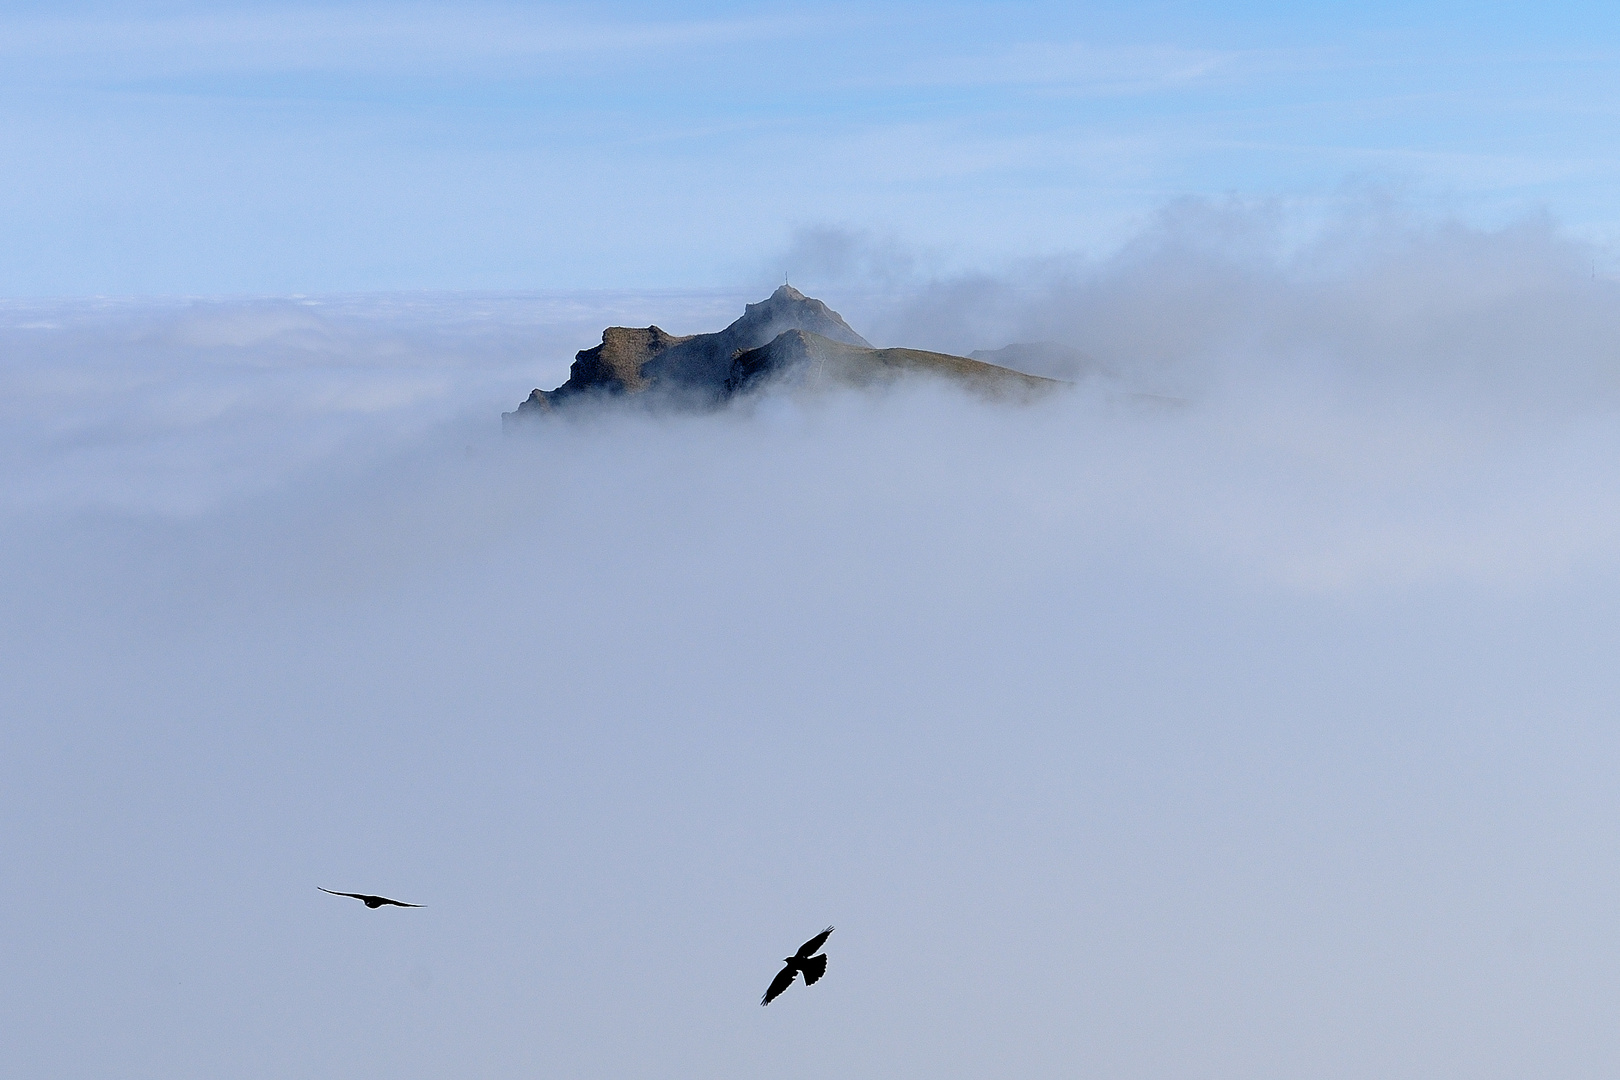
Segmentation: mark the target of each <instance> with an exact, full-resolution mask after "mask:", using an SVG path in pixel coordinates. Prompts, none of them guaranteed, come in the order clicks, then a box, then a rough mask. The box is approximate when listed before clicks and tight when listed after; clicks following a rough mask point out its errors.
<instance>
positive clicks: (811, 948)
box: [793, 926, 833, 960]
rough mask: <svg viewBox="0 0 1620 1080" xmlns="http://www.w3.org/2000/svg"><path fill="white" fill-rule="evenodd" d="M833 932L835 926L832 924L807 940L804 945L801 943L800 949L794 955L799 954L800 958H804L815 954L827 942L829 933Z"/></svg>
mask: <svg viewBox="0 0 1620 1080" xmlns="http://www.w3.org/2000/svg"><path fill="white" fill-rule="evenodd" d="M832 932H833V928H832V927H830V926H829V927H827V929H825V930H823V931H822V932H821V933H819V934H817V935H816V936H815V937H813V938H811V939H810V940H809V941H807V942H805V943H804V944H803V945H800V946H799V951H798V952H796V953H794V954H793V955H794V956H797V957H798V958H799V959H800V960H803V959H804V958H805V957H807V956H811V955H814V953H815V951H816V950H817V949H819V948H821V946H822V945H823V944H825V943H826V941H827V935H828V934H830V933H832Z"/></svg>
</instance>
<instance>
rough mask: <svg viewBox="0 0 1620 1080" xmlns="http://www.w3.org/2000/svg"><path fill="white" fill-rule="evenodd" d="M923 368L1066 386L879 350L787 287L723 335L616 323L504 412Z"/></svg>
mask: <svg viewBox="0 0 1620 1080" xmlns="http://www.w3.org/2000/svg"><path fill="white" fill-rule="evenodd" d="M915 374H932V375H936V376H942V377H945V378H949V379H952V380H955V381H958V382H961V383H963V384H965V385H967V386H969V387H971V388H973V389H975V390H977V391H980V392H984V393H989V394H992V395H996V396H1004V395H1007V394H1013V395H1016V396H1021V397H1027V396H1030V395H1032V394H1038V393H1041V392H1043V391H1045V390H1049V389H1052V388H1054V387H1056V386H1059V385H1061V383H1060V382H1058V381H1056V380H1053V379H1046V378H1041V377H1039V376H1035V375H1025V374H1023V373H1022V372H1018V371H1013V370H1011V369H1009V368H1005V367H998V366H997V365H995V364H990V363H985V362H983V361H980V360H974V359H970V358H968V357H965V356H951V355H948V354H946V353H935V352H925V351H923V350H918V349H878V348H875V347H873V346H872V344H871V343H870V342H868V341H867V340H866V339H865V338H863V337H861V336H860V335H859V334H857V333H856V332H855V331H854V330H852V329H851V328H850V326H849V324H848V323H846V322H845V321H844V320H843V318H842V317H841V316H840V315H839V314H838V313H837V312H836V311H833V310H832V309H831V308H829V307H828V306H827V305H826V304H824V303H822V302H821V301H820V300H816V299H814V298H812V297H807V296H805V295H804V294H803V293H801V292H799V290H797V289H795V288H793V287H792V286H791V285H783V286H782V287H781V288H779V289H777V290H776V291H775V292H774V293H772V294H771V295H770V297H769V298H768V299H765V300H762V301H760V302H759V303H757V304H749V305H747V307H746V309H745V311H744V312H743V315H742V317H741V318H740V319H738V320H737V321H736V322H734V323H732V324H731V325H730V326H728V327H726V328H725V329H724V330H721V331H719V332H718V333H713V334H691V335H687V336H685V337H677V336H675V335H673V334H669V333H666V332H665V331H663V330H661V329H660V328H658V327H657V326H649V327H645V328H633V327H623V326H612V327H609V328H607V329H606V330H604V331H603V332H602V343H601V344H600V345H597V346H595V347H594V348H590V349H584V350H582V351H580V352H579V353H577V354H575V357H574V363H573V366H572V367H571V368H570V369H569V375H568V380H567V381H566V382H564V383H563V384H562V385H561V386H559V387H557V388H556V389H555V390H540V389H536V390H535V391H534V392H533V393H532V394H530V395H529V397H528V399H527V400H526V401H524V402H523V403H522V404H520V405H519V406H518V407H517V409H516V410H515V411H513V412H509V413H503V414H502V419H503V421H505V422H506V423H509V424H510V423H513V422H516V421H521V420H525V419H529V418H532V417H537V416H543V415H545V414H547V413H550V412H553V411H555V410H556V409H558V408H561V407H565V406H569V405H572V404H576V403H582V402H584V401H587V400H606V399H612V398H619V397H623V396H626V395H637V396H641V395H647V396H648V397H649V398H650V399H651V400H655V401H658V402H660V403H666V404H670V405H673V406H676V407H687V408H713V407H715V406H718V405H722V404H725V403H726V402H728V401H730V400H731V399H733V398H735V397H738V396H740V395H745V394H750V393H753V392H755V391H758V390H760V389H763V388H764V387H766V386H768V385H777V384H790V385H798V386H806V387H822V386H833V385H845V386H871V385H875V384H879V383H886V382H890V381H893V380H894V379H897V378H899V377H901V376H904V375H915Z"/></svg>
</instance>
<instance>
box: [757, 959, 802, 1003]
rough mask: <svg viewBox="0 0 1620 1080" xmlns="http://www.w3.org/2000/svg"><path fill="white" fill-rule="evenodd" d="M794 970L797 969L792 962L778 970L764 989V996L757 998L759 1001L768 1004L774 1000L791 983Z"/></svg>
mask: <svg viewBox="0 0 1620 1080" xmlns="http://www.w3.org/2000/svg"><path fill="white" fill-rule="evenodd" d="M796 971H797V969H796V968H795V967H794V966H793V965H792V964H789V965H788V966H787V967H785V968H783V969H782V970H781V971H778V972H777V973H776V978H774V979H772V980H771V985H770V986H769V988H767V989H766V991H765V996H764V997H762V998H760V999H759V1003H760V1004H761V1005H769V1004H770V1003H771V1002H772V1001H775V1000H776V998H777V995H779V994H781V992H782V991H784V990H786V989H787V988H788V987H790V986H792V985H793V976H794V973H795V972H796Z"/></svg>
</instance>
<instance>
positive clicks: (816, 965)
mask: <svg viewBox="0 0 1620 1080" xmlns="http://www.w3.org/2000/svg"><path fill="white" fill-rule="evenodd" d="M802 966H803V968H804V985H806V986H813V985H815V981H816V980H817V979H819V978H821V977H822V976H823V975H825V974H827V955H826V954H825V953H823V954H822V955H820V956H812V957H810V958H809V959H807V960H805V961H804V963H803V965H802Z"/></svg>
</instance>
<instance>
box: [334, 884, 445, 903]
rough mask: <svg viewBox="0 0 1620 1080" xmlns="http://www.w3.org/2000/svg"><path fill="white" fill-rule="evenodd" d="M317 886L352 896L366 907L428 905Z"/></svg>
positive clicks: (336, 893) (340, 894) (337, 893)
mask: <svg viewBox="0 0 1620 1080" xmlns="http://www.w3.org/2000/svg"><path fill="white" fill-rule="evenodd" d="M315 887H316V888H317V889H320V890H321V892H323V893H330V894H331V895H333V896H352V897H354V898H355V899H356V900H358V901H360V902H361V903H362V904H365V905H366V907H368V908H380V907H382V906H383V905H384V904H392V905H393V906H394V907H426V906H427V905H426V904H407V903H405V902H404V901H403V900H390V899H388V897H386V896H372V895H370V894H369V893H359V892H332V890H331V889H323V888H321V886H319V885H317V886H315Z"/></svg>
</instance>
